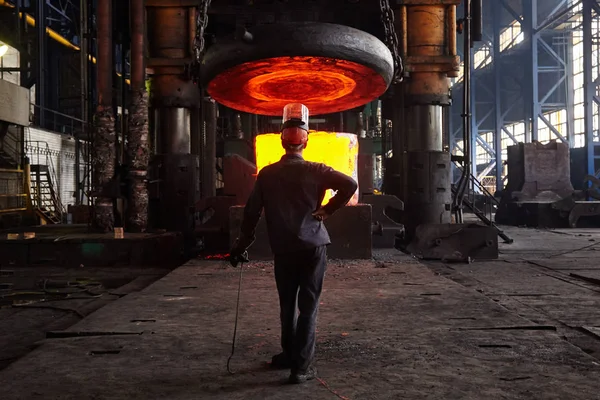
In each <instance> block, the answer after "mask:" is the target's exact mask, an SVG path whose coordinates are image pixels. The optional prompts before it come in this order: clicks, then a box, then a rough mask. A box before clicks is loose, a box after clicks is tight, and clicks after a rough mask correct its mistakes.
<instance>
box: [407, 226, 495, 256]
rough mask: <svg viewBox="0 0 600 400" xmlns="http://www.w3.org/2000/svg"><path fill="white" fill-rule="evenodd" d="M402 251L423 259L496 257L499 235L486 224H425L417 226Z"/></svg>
mask: <svg viewBox="0 0 600 400" xmlns="http://www.w3.org/2000/svg"><path fill="white" fill-rule="evenodd" d="M402 250H403V251H406V252H408V253H409V254H412V255H413V256H415V257H417V258H420V259H424V260H442V261H465V262H466V261H471V260H495V259H497V258H498V234H497V232H496V230H495V229H494V228H491V227H488V226H483V225H474V224H471V225H468V224H424V225H419V226H418V227H417V229H416V232H415V237H414V239H413V240H412V241H411V242H410V243H409V244H408V246H406V248H403V249H402Z"/></svg>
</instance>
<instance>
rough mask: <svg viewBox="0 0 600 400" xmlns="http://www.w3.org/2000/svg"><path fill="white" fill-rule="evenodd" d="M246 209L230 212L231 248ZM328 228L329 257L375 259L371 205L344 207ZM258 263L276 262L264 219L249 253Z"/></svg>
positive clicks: (332, 217)
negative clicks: (273, 260)
mask: <svg viewBox="0 0 600 400" xmlns="http://www.w3.org/2000/svg"><path fill="white" fill-rule="evenodd" d="M243 211H244V207H242V206H236V207H231V209H230V220H229V221H230V241H231V242H230V245H233V242H234V241H235V239H236V238H237V237H238V236H239V232H240V226H241V222H242V216H243ZM325 226H326V227H327V231H328V232H329V236H330V237H331V242H332V243H331V245H329V247H328V249H327V254H328V256H329V258H334V259H342V260H348V259H370V258H371V257H372V227H371V206H370V205H368V204H359V205H356V206H348V207H343V208H341V209H340V210H338V211H337V212H336V213H335V214H334V215H332V216H331V217H330V218H329V219H328V220H327V221H325ZM248 253H249V256H250V257H251V258H252V259H255V260H270V259H272V253H271V247H270V245H269V239H268V236H267V228H266V224H265V221H264V218H261V220H260V221H259V223H258V226H257V229H256V241H255V242H254V244H253V245H252V247H251V248H250V249H249V250H248Z"/></svg>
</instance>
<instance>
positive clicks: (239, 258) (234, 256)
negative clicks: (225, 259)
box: [229, 248, 250, 268]
mask: <svg viewBox="0 0 600 400" xmlns="http://www.w3.org/2000/svg"><path fill="white" fill-rule="evenodd" d="M248 261H250V259H249V258H248V252H247V251H246V250H241V249H235V248H234V249H233V250H231V253H230V254H229V263H230V264H231V266H232V267H233V268H237V266H238V265H239V264H241V263H247V262H248Z"/></svg>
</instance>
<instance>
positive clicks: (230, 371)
mask: <svg viewBox="0 0 600 400" xmlns="http://www.w3.org/2000/svg"><path fill="white" fill-rule="evenodd" d="M243 270H244V263H241V264H240V280H239V283H238V295H237V305H236V306H235V325H234V327H233V341H232V343H231V355H230V356H229V359H228V360H227V372H229V373H230V374H232V375H233V374H234V372H233V371H232V370H231V367H230V365H229V364H230V363H231V359H232V358H233V355H234V353H235V338H236V336H237V326H238V315H239V312H240V295H241V293H242V273H243Z"/></svg>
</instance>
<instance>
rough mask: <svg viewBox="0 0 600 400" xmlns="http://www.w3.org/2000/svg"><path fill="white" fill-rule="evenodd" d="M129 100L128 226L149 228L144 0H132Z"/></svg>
mask: <svg viewBox="0 0 600 400" xmlns="http://www.w3.org/2000/svg"><path fill="white" fill-rule="evenodd" d="M130 9H131V103H130V108H129V132H128V141H127V158H128V161H129V182H130V185H129V189H130V191H129V204H128V210H127V229H128V230H129V231H131V232H144V231H145V230H146V229H147V228H148V186H147V175H148V162H149V161H150V146H149V135H148V129H149V127H148V106H149V98H148V92H147V91H146V79H145V78H146V65H145V58H144V48H145V46H144V45H145V30H146V29H145V28H146V18H145V16H146V9H145V7H144V0H131V3H130Z"/></svg>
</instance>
